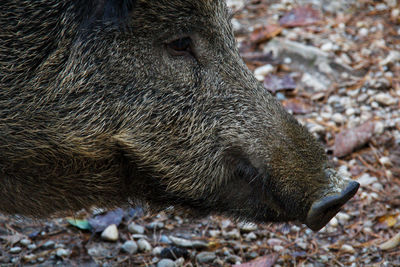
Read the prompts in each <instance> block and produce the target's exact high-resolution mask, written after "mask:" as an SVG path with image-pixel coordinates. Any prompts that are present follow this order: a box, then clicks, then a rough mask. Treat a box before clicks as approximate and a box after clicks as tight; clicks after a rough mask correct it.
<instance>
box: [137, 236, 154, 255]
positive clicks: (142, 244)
mask: <svg viewBox="0 0 400 267" xmlns="http://www.w3.org/2000/svg"><path fill="white" fill-rule="evenodd" d="M137 245H138V249H139V251H144V252H147V251H151V249H152V247H151V245H150V243H149V242H148V241H147V240H146V239H139V240H138V242H137Z"/></svg>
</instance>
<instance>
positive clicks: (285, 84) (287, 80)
mask: <svg viewBox="0 0 400 267" xmlns="http://www.w3.org/2000/svg"><path fill="white" fill-rule="evenodd" d="M264 87H265V88H266V89H267V90H268V91H270V92H273V93H275V92H277V91H283V90H294V89H296V82H295V81H294V80H293V78H292V77H290V75H285V76H284V77H282V78H281V77H279V76H276V75H272V74H269V75H267V76H266V77H265V79H264Z"/></svg>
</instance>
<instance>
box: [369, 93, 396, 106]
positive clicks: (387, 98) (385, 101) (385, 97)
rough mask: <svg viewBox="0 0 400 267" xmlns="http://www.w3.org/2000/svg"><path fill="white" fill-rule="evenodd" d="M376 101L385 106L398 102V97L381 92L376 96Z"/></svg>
mask: <svg viewBox="0 0 400 267" xmlns="http://www.w3.org/2000/svg"><path fill="white" fill-rule="evenodd" d="M374 99H375V101H376V102H378V103H379V104H381V105H384V106H391V105H394V104H396V103H397V100H396V98H394V97H393V96H391V95H390V94H387V93H379V94H377V95H376V96H375V97H374Z"/></svg>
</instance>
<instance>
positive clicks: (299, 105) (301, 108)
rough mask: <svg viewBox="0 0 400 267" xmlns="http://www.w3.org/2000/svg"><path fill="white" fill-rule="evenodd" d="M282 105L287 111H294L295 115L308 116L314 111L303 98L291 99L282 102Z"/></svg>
mask: <svg viewBox="0 0 400 267" xmlns="http://www.w3.org/2000/svg"><path fill="white" fill-rule="evenodd" d="M282 105H283V106H284V107H285V108H286V110H289V111H292V112H293V114H308V113H310V112H311V111H312V107H311V105H310V104H308V103H306V102H305V101H304V100H302V99H301V98H291V99H286V100H283V101H282Z"/></svg>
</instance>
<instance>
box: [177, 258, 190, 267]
mask: <svg viewBox="0 0 400 267" xmlns="http://www.w3.org/2000/svg"><path fill="white" fill-rule="evenodd" d="M175 264H176V266H177V267H183V265H184V264H185V259H184V258H179V259H177V260H176V261H175ZM186 266H187V265H186Z"/></svg>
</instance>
